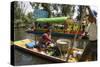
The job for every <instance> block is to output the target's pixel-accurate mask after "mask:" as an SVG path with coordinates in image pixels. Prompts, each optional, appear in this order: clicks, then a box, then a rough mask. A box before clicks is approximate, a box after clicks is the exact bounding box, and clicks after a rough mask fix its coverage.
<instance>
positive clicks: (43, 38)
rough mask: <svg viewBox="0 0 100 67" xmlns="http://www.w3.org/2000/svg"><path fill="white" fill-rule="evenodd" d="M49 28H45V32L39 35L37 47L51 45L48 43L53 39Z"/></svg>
mask: <svg viewBox="0 0 100 67" xmlns="http://www.w3.org/2000/svg"><path fill="white" fill-rule="evenodd" d="M51 32H52V30H51V29H48V30H46V32H45V33H44V34H43V35H42V36H41V37H40V40H39V44H38V47H39V48H47V47H48V46H51V45H50V44H52V43H53V40H52V38H51Z"/></svg>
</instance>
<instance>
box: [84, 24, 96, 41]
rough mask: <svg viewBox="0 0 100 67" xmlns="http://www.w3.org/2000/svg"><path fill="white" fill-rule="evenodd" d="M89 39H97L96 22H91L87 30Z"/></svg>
mask: <svg viewBox="0 0 100 67" xmlns="http://www.w3.org/2000/svg"><path fill="white" fill-rule="evenodd" d="M85 31H86V32H87V33H88V37H89V40H91V41H93V40H97V25H96V24H95V23H89V24H88V26H87V28H86V30H85Z"/></svg>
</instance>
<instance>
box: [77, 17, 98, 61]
mask: <svg viewBox="0 0 100 67" xmlns="http://www.w3.org/2000/svg"><path fill="white" fill-rule="evenodd" d="M87 16H88V18H87V21H88V26H87V27H86V29H85V31H84V33H83V34H82V35H81V38H82V37H84V36H87V37H88V40H89V43H88V44H87V46H86V48H85V50H84V52H83V54H82V56H81V58H80V60H79V61H87V60H91V61H96V60H97V25H96V18H94V17H93V16H90V15H87Z"/></svg>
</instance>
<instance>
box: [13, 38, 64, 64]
mask: <svg viewBox="0 0 100 67" xmlns="http://www.w3.org/2000/svg"><path fill="white" fill-rule="evenodd" d="M31 41H32V40H30V39H24V40H20V41H15V42H14V45H13V46H15V47H16V48H18V49H21V50H23V51H25V52H28V53H31V54H33V55H36V56H39V57H41V58H44V59H47V60H50V61H52V62H55V63H64V62H66V60H64V59H61V58H57V57H54V56H50V55H47V54H45V53H42V51H39V50H38V49H37V48H32V49H30V48H27V47H26V46H25V44H26V43H30V42H31Z"/></svg>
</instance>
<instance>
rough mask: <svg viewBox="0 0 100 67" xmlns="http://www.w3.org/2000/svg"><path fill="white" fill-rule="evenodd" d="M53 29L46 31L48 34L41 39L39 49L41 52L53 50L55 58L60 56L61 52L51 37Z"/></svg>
mask: <svg viewBox="0 0 100 67" xmlns="http://www.w3.org/2000/svg"><path fill="white" fill-rule="evenodd" d="M51 33H52V29H51V28H50V29H48V30H46V32H45V33H44V34H43V35H42V36H41V37H40V40H39V43H38V48H39V49H40V50H44V51H45V52H47V50H50V49H51V50H52V52H54V54H53V55H54V56H57V55H60V51H59V49H58V47H57V46H56V45H55V43H54V41H53V39H52V37H51Z"/></svg>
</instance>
